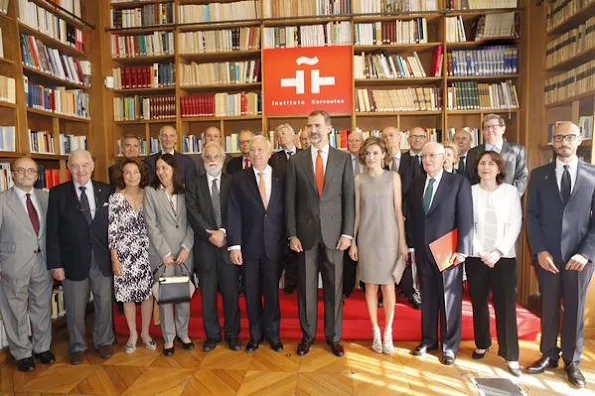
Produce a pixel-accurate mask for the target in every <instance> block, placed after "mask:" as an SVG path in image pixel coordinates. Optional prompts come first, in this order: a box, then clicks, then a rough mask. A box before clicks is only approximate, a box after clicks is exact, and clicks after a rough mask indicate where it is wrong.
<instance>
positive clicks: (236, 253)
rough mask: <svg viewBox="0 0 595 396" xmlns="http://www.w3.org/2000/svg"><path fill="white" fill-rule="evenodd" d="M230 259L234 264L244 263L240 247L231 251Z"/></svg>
mask: <svg viewBox="0 0 595 396" xmlns="http://www.w3.org/2000/svg"><path fill="white" fill-rule="evenodd" d="M229 260H230V261H231V263H232V264H234V265H242V264H244V258H243V257H242V251H241V250H240V249H235V250H232V251H231V252H229Z"/></svg>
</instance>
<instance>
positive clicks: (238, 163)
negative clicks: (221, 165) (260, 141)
mask: <svg viewBox="0 0 595 396" xmlns="http://www.w3.org/2000/svg"><path fill="white" fill-rule="evenodd" d="M253 137H254V132H252V131H251V130H249V129H243V130H242V131H240V134H239V140H240V152H241V153H242V155H241V156H239V157H235V158H233V159H232V160H231V161H229V162H228V163H227V166H226V168H227V174H228V175H233V174H234V173H237V172H239V171H241V170H242V169H248V168H250V167H251V166H252V163H251V162H250V141H251V140H252V138H253Z"/></svg>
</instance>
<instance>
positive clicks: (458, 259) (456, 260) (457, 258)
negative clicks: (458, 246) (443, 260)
mask: <svg viewBox="0 0 595 396" xmlns="http://www.w3.org/2000/svg"><path fill="white" fill-rule="evenodd" d="M450 259H451V260H452V264H453V265H459V264H461V263H463V262H464V261H465V256H463V255H462V254H460V253H454V254H453V255H452V257H451V258H450Z"/></svg>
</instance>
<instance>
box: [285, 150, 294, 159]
mask: <svg viewBox="0 0 595 396" xmlns="http://www.w3.org/2000/svg"><path fill="white" fill-rule="evenodd" d="M285 155H287V159H290V158H291V156H292V155H293V151H286V152H285Z"/></svg>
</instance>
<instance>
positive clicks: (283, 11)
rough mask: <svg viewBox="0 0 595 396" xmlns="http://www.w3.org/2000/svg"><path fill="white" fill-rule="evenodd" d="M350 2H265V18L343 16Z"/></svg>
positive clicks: (309, 0) (333, 0)
mask: <svg viewBox="0 0 595 396" xmlns="http://www.w3.org/2000/svg"><path fill="white" fill-rule="evenodd" d="M351 1H352V0H265V1H264V11H263V14H264V17H265V18H291V17H297V16H311V15H345V14H349V13H350V12H351Z"/></svg>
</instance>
